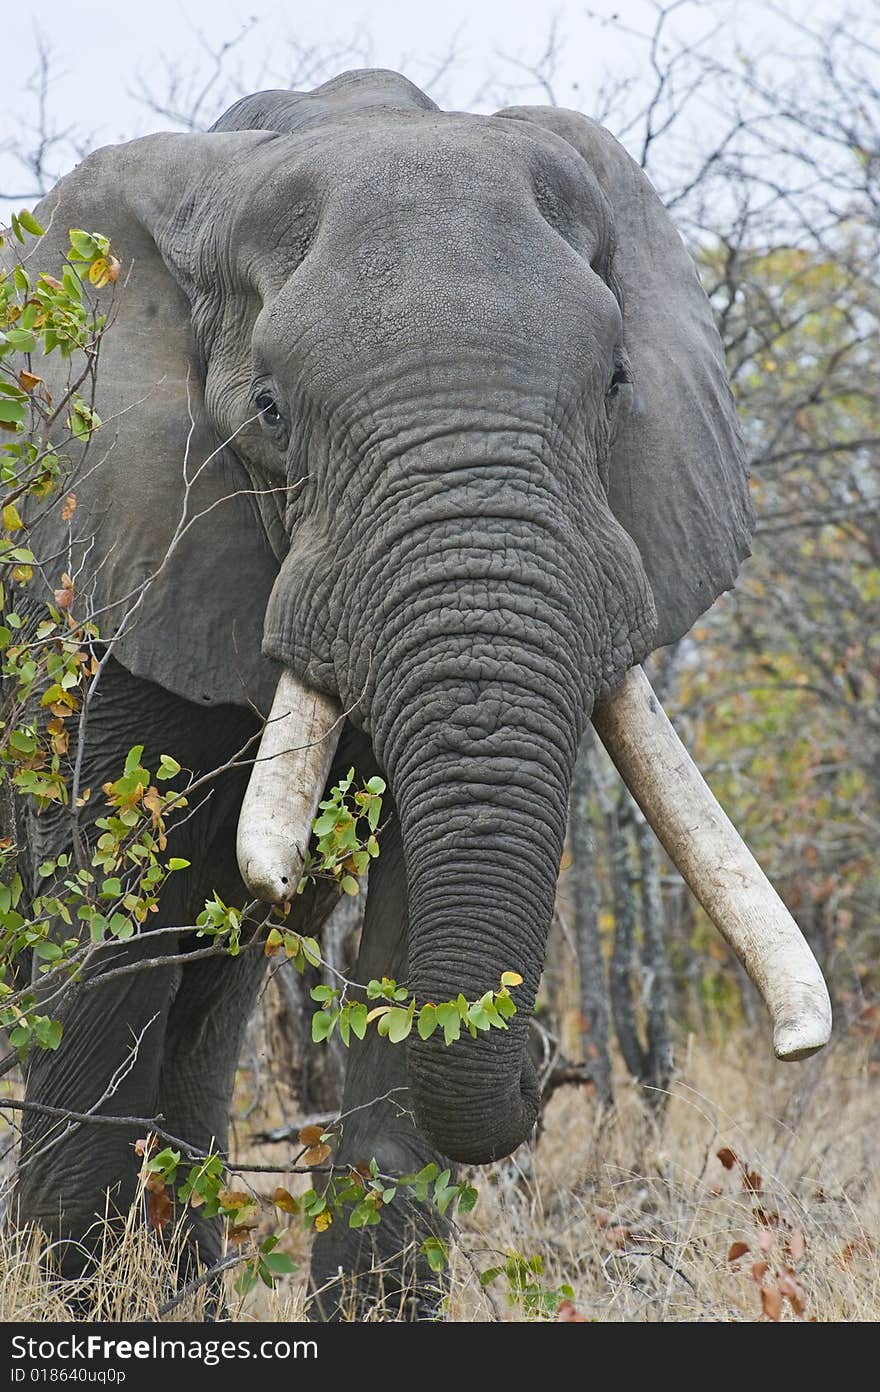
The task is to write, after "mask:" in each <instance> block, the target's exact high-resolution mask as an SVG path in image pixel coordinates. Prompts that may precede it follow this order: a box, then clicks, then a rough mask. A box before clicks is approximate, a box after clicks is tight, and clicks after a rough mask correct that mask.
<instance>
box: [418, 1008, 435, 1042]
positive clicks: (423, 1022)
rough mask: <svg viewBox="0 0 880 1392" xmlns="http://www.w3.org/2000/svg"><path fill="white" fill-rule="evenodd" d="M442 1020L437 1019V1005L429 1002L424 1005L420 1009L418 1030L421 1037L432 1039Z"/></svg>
mask: <svg viewBox="0 0 880 1392" xmlns="http://www.w3.org/2000/svg"><path fill="white" fill-rule="evenodd" d="M439 1023H440V1021H439V1020H438V1019H437V1007H436V1006H435V1005H431V1003H430V1002H428V1004H426V1005H423V1006H422V1008H421V1010H420V1011H419V1022H418V1031H419V1038H420V1039H430V1038H431V1035H432V1034H433V1033H434V1031H435V1029H436V1028H437V1026H438V1025H439Z"/></svg>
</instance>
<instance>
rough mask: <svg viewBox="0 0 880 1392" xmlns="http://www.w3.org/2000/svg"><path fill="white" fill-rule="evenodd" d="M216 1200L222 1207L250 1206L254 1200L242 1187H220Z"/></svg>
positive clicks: (237, 1207)
mask: <svg viewBox="0 0 880 1392" xmlns="http://www.w3.org/2000/svg"><path fill="white" fill-rule="evenodd" d="M217 1202H218V1203H219V1204H221V1205H222V1206H223V1208H235V1209H239V1208H250V1207H251V1205H252V1204H253V1202H254V1200H253V1199H252V1198H251V1196H250V1194H246V1193H245V1192H244V1190H242V1189H221V1190H220V1193H219V1194H218V1195H217Z"/></svg>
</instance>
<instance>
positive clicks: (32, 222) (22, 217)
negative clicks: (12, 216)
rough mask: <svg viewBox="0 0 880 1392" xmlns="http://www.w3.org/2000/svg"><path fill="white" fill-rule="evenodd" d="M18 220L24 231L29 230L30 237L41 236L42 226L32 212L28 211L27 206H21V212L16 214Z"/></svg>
mask: <svg viewBox="0 0 880 1392" xmlns="http://www.w3.org/2000/svg"><path fill="white" fill-rule="evenodd" d="M18 220H19V222H20V223H21V225H22V227H23V228H24V230H25V232H30V234H31V236H32V237H42V236H43V228H42V227H41V226H40V224H39V223H38V222H37V219H36V218H35V217H34V215H33V213H29V212H28V210H27V208H22V210H21V212H20V213H19V215H18Z"/></svg>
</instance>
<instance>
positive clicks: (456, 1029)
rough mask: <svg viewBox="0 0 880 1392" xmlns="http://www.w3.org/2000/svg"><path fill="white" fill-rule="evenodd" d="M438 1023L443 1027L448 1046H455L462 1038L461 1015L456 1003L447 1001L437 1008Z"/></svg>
mask: <svg viewBox="0 0 880 1392" xmlns="http://www.w3.org/2000/svg"><path fill="white" fill-rule="evenodd" d="M437 1023H438V1024H439V1025H441V1026H442V1029H443V1038H444V1040H445V1041H446V1044H447V1046H448V1045H450V1044H454V1043H455V1041H456V1039H458V1038H460V1036H461V1015H460V1014H459V1011H458V1006H457V1004H456V1003H455V1001H446V1002H444V1004H443V1005H438V1006H437Z"/></svg>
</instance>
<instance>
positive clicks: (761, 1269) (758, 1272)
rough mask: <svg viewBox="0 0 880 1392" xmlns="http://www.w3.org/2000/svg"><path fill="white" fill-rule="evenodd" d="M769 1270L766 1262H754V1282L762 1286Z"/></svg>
mask: <svg viewBox="0 0 880 1392" xmlns="http://www.w3.org/2000/svg"><path fill="white" fill-rule="evenodd" d="M769 1269H770V1268H769V1267H768V1265H767V1263H766V1262H765V1261H759V1262H752V1280H753V1281H755V1282H757V1284H758V1285H760V1284H761V1282H762V1281H763V1279H764V1277H765V1276H766V1275H767V1272H768V1271H769Z"/></svg>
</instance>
